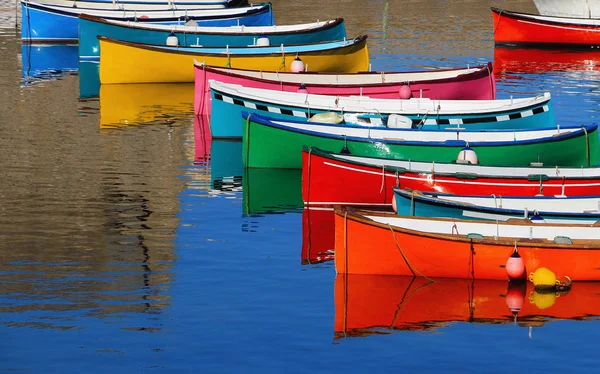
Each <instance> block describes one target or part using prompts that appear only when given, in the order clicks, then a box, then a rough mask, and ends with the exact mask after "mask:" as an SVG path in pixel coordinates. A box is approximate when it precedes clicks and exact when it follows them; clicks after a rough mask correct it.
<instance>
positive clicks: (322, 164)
mask: <svg viewBox="0 0 600 374" xmlns="http://www.w3.org/2000/svg"><path fill="white" fill-rule="evenodd" d="M506 169H507V176H506V177H503V178H501V177H489V176H485V175H477V174H474V173H445V174H440V173H436V172H435V165H433V167H432V170H429V171H428V172H426V173H424V172H418V171H416V172H415V171H411V170H410V169H402V170H400V171H399V172H397V170H398V169H396V170H394V168H392V167H387V168H382V167H381V166H374V165H369V164H366V163H353V162H348V161H346V160H343V159H338V158H335V157H328V155H327V153H323V152H320V151H318V150H308V149H304V150H303V152H302V199H303V201H304V204H305V205H310V206H333V205H382V206H391V204H392V201H393V197H394V193H393V190H392V187H395V186H399V187H400V188H410V189H413V190H418V191H425V192H437V193H445V194H454V195H478V196H491V195H496V196H500V195H501V196H535V195H537V194H540V193H541V194H543V195H544V196H554V195H565V194H566V195H568V196H587V195H595V194H600V178H562V177H556V176H555V177H552V176H550V177H548V176H546V175H544V176H543V177H542V176H540V177H539V178H538V177H536V176H535V175H533V174H532V175H531V177H529V178H527V177H510V176H509V174H510V168H506Z"/></svg>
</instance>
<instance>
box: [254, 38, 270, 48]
mask: <svg viewBox="0 0 600 374" xmlns="http://www.w3.org/2000/svg"><path fill="white" fill-rule="evenodd" d="M256 45H257V46H258V47H269V46H270V45H271V42H270V41H269V38H267V37H266V36H264V35H261V36H259V37H258V39H256Z"/></svg>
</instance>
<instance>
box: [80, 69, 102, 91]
mask: <svg viewBox="0 0 600 374" xmlns="http://www.w3.org/2000/svg"><path fill="white" fill-rule="evenodd" d="M99 94H100V71H99V65H98V63H96V62H82V61H80V62H79V98H80V99H88V98H92V97H98V95H99Z"/></svg>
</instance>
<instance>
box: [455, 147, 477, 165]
mask: <svg viewBox="0 0 600 374" xmlns="http://www.w3.org/2000/svg"><path fill="white" fill-rule="evenodd" d="M456 162H458V163H462V164H473V165H477V164H478V163H479V159H478V158H477V153H475V151H474V150H473V149H471V147H469V146H466V147H464V148H463V149H461V151H460V152H459V153H458V158H457V159H456Z"/></svg>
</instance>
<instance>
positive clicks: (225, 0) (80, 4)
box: [22, 0, 248, 10]
mask: <svg viewBox="0 0 600 374" xmlns="http://www.w3.org/2000/svg"><path fill="white" fill-rule="evenodd" d="M22 2H28V0H22ZM35 2H37V3H39V4H44V5H51V6H55V7H63V8H78V9H86V10H87V9H91V10H112V9H118V10H156V9H220V8H228V7H233V6H242V5H248V2H247V1H241V2H236V1H232V0H173V1H170V0H38V1H35Z"/></svg>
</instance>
